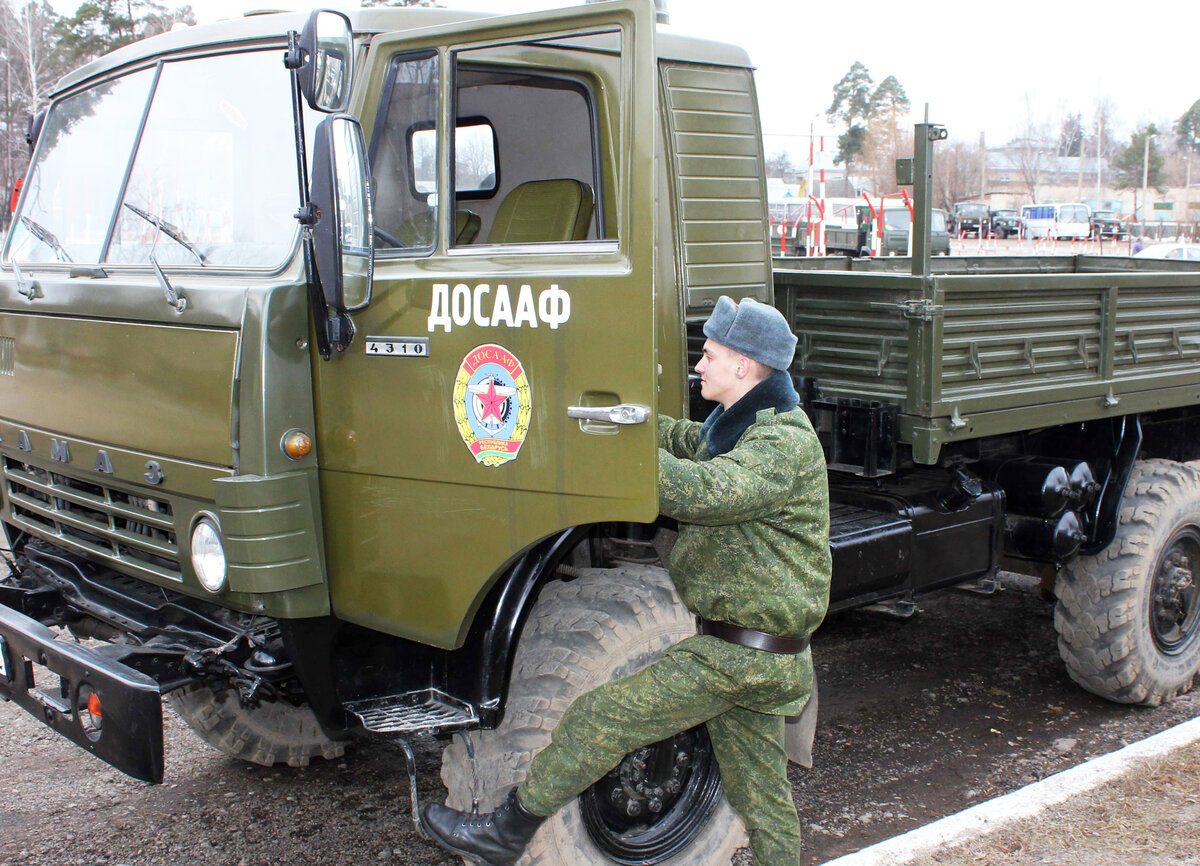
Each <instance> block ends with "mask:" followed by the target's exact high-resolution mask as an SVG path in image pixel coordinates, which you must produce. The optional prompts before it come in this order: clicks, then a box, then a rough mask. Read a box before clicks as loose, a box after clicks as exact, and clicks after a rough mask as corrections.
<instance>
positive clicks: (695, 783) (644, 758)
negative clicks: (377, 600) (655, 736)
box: [579, 726, 721, 864]
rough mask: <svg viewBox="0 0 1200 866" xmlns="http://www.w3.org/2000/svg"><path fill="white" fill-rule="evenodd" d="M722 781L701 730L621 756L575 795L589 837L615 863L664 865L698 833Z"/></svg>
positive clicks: (716, 801) (705, 733)
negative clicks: (605, 772) (599, 776)
mask: <svg viewBox="0 0 1200 866" xmlns="http://www.w3.org/2000/svg"><path fill="white" fill-rule="evenodd" d="M720 794H721V777H720V773H719V771H718V769H717V762H716V758H715V757H714V756H713V754H712V745H711V744H710V743H709V739H708V732H707V730H706V729H705V728H704V727H703V726H701V727H699V728H693V729H692V730H690V731H685V732H683V733H681V734H677V735H675V736H674V737H671V738H670V739H667V740H663V741H661V742H658V743H654V744H652V745H649V746H645V747H643V748H641V749H638V750H637V751H635V752H631V753H630V754H628V755H626V756H625V758H624V760H622V761H621V763H620V764H619V765H617V767H615V768H614V769H613V770H612V771H611V772H610V773H609V774H608V775H607V776H605V777H604V778H603V779H601V780H600V781H599V782H597V783H596V784H594V785H592V787H590V788H588V790H586V791H585V792H584V793H583V794H582V795H580V798H579V799H580V807H581V812H582V816H583V822H584V826H585V827H586V828H587V832H588V836H589V837H590V838H591V839H592V841H593V842H595V843H596V845H597V847H599V848H600V850H602V851H603V852H604V853H605V854H607V855H608V857H609V858H610V859H612V860H613V861H615V862H617V863H627V864H650V863H659V862H661V861H663V860H666V859H668V858H670V857H672V856H674V855H675V854H676V853H678V852H679V851H680V850H682V849H683V848H684V847H686V846H687V845H688V844H689V843H691V842H692V840H693V839H695V838H696V836H697V835H698V834H699V832H700V830H701V829H702V828H703V826H704V824H705V822H706V820H707V819H708V816H709V815H710V814H711V813H712V811H713V809H714V808H716V805H717V803H718V801H719V799H720Z"/></svg>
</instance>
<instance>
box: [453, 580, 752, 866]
mask: <svg viewBox="0 0 1200 866" xmlns="http://www.w3.org/2000/svg"><path fill="white" fill-rule="evenodd" d="M695 631H696V626H695V620H694V618H693V617H692V616H691V614H689V613H688V611H687V609H686V608H685V607H684V606H683V604H682V602H680V600H679V597H678V596H677V595H676V593H675V589H674V587H673V586H672V585H671V581H670V578H669V577H668V575H667V573H666V572H665V571H663V570H662V569H660V568H652V567H647V566H623V567H620V568H613V569H583V571H582V576H580V577H579V578H577V579H575V580H573V581H571V582H569V583H551V584H548V585H547V586H546V588H545V589H543V590H542V594H541V596H540V597H539V598H538V602H537V606H536V607H535V608H534V609H533V611H532V612H531V614H530V616H529V621H528V623H527V624H526V626H525V631H524V633H523V634H522V636H521V643H520V646H519V647H518V649H517V654H516V658H515V660H514V662H513V673H512V682H511V684H510V686H509V695H508V706H507V710H506V711H505V714H504V721H503V722H502V723H501V725H500V727H498V728H496V729H495V730H492V731H482V732H477V733H475V734H472V736H473V738H474V741H475V751H476V770H477V774H478V775H477V778H478V796H479V799H480V807H479V808H480V811H481V812H486V811H490V810H492V809H494V808H495V807H496V806H497V805H499V803H500V801H501V800H503V798H504V796H505V794H507V792H508V790H509V788H511V787H512V786H513V785H516V784H519V783H520V782H521V781H522V780H523V779H524V778H525V775H526V773H527V772H528V770H529V765H530V762H531V761H532V760H533V756H534V755H535V754H537V752H539V751H541V749H543V748H544V747H545V746H546V745H547V744H548V743H549V742H550V732H551V731H552V730H553V729H554V727H555V725H557V724H558V721H559V719H560V718H562V715H563V713H564V712H565V711H566V709H567V707H568V706H570V704H571V702H572V701H573V700H574V699H575V698H577V697H578V696H579V695H581V694H583V693H584V692H586V691H589V690H590V689H592V688H595V687H596V686H598V685H601V684H603V683H606V682H609V681H610V680H614V679H618V678H620V677H624V676H628V675H629V674H632V673H635V672H636V671H638V670H641V669H642V668H644V667H645V666H646V665H648V664H650V663H651V662H653V661H654V660H655V659H656V658H658V656H659V655H661V654H662V652H663V651H664V650H666V649H667V648H668V647H670V646H671V645H672V644H675V643H678V642H679V641H680V640H682V639H684V638H686V637H688V636H690V635H692V634H695ZM473 778H474V774H473V772H472V766H471V761H470V758H469V756H468V753H467V744H466V740H465V738H464V737H463V736H462V735H457V736H455V737H454V739H453V741H452V742H451V744H450V745H449V746H447V747H446V750H445V751H444V752H443V755H442V781H443V782H445V784H446V788H447V789H448V791H449V797H448V798H447V801H446V802H447V804H448V805H450V806H451V807H453V808H456V809H467V810H469V809H470V808H471V800H472V791H473ZM745 840H746V831H745V828H744V827H743V825H742V822H741V821H740V820H739V819H738V818H737V816H736V815H735V814H734V812H733V809H732V808H730V806H729V804H728V803H727V802H726V800H725V797H724V795H723V794H722V793H721V788H720V775H719V772H718V770H717V764H716V759H715V757H714V756H713V754H712V748H711V746H710V745H709V742H708V735H707V732H706V731H705V729H704V727H703V726H701V727H699V728H694V729H692V730H691V731H685V732H684V733H682V734H678V735H677V736H675V737H672V738H671V739H669V740H664V741H663V742H661V743H655V744H653V745H651V746H647V747H646V748H643V749H639V750H638V751H637V752H635V753H633V754H631V755H629V756H627V757H626V758H625V760H624V761H623V762H622V763H621V764H620V765H619V766H618V767H617V768H616V769H614V770H613V771H612V772H611V773H610V774H609V775H608V776H606V777H605V778H603V779H601V780H600V781H598V782H597V783H596V784H595V785H593V786H592V787H591V788H589V789H588V790H587V791H585V792H584V793H583V794H582V795H581V796H579V797H578V798H577V799H576V800H575V801H574V802H572V803H570V804H569V805H567V806H566V807H565V808H563V809H560V810H559V811H558V812H557V813H556V814H555V815H553V816H552V817H551V818H550V819H549V820H547V821H546V823H545V824H544V825H543V826H542V828H541V829H540V830H539V831H538V834H537V836H535V837H534V839H533V842H532V843H530V846H529V848H528V849H527V851H526V854H525V856H524V858H522V860H521V861H520V862H521V863H522V864H526V866H600V864H608V863H638V864H652V863H661V864H669V866H717V864H720V866H726V864H728V863H729V860H730V858H731V857H732V856H733V852H734V851H736V850H737V848H738V847H740V846H741V845H743V844H745Z"/></svg>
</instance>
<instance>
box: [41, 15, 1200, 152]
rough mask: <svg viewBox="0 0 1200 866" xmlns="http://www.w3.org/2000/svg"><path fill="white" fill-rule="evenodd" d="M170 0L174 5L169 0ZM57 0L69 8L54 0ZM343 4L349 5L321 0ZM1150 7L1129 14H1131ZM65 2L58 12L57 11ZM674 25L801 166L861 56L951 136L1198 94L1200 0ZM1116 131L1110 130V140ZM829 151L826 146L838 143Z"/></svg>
mask: <svg viewBox="0 0 1200 866" xmlns="http://www.w3.org/2000/svg"><path fill="white" fill-rule="evenodd" d="M166 2H167V5H176V4H174V3H172V2H170V0H166ZM56 5H57V6H70V5H73V3H72V0H56ZM314 5H318V4H317V3H313V2H306V0H275V2H271V0H192V6H193V8H194V9H195V11H196V13H197V16H198V18H200V19H201V20H212V19H214V18H217V17H229V16H231V15H238V14H240V13H241V12H242V11H245V10H246V9H255V8H264V7H274V8H291V9H308V8H311V7H312V6H314ZM324 5H327V6H333V7H338V8H345V7H346V6H356V5H358V4H357V3H355V2H353V0H351V2H349V3H347V2H336V0H335V2H332V3H327V4H324ZM441 5H444V6H448V7H452V8H459V9H475V10H479V11H485V12H496V13H501V12H524V11H532V10H536V9H549V8H553V7H556V6H564V5H572V4H571V3H570V0H441ZM1141 9H1145V10H1147V11H1146V13H1145V14H1140V13H1137V14H1135V13H1134V12H1132V11H1131V10H1141ZM60 11H61V10H60ZM668 11H669V13H670V16H671V24H670V26H671V27H672V28H673V29H675V30H678V31H679V32H681V33H686V34H688V35H691V36H700V37H704V38H708V39H717V40H721V41H725V42H733V43H736V44H738V45H741V46H742V47H743V48H745V49H746V50H747V51H748V52H749V54H750V58H751V60H752V61H753V62H754V64H755V65H756V66H757V67H758V73H757V76H756V80H757V87H758V96H759V102H760V104H761V108H762V116H763V131H764V134H765V136H766V139H765V149H766V151H767V154H768V156H770V155H773V154H775V153H777V152H779V151H780V150H784V149H787V150H788V151H789V152H790V153H791V155H792V158H793V161H796V162H807V151H808V143H807V135H808V131H809V129H810V125H812V124H815V127H816V130H817V132H818V134H819V133H820V132H821V131H822V130H823V131H825V132H827V133H829V134H830V135H836V134H837V133H839V132H841V130H840V129H835V128H833V127H831V126H830V125H829V124H828V123H827V122H826V121H825V110H826V109H827V108H828V107H829V103H830V101H831V99H832V95H833V85H834V84H835V83H837V81H838V80H839V79H840V78H841V77H842V76H843V75H844V74H845V73H846V71H847V70H849V68H850V66H851V64H852V63H854V61H856V60H861V61H862V62H863V63H864V64H866V66H867V68H868V69H869V70H870V72H871V75H872V77H873V78H874V79H875V82H876V83H878V82H880V81H882V80H883V79H884V78H886V77H887V76H888V75H894V76H896V78H897V79H898V80H899V81H900V83H901V84H902V85H903V86H904V88H905V90H906V91H907V93H908V96H909V98H910V99H911V100H912V104H913V115H914V118H913V119H914V121H915V120H919V119H920V118H921V117H922V116H923V115H924V110H925V104H926V103H928V104H929V106H930V119H931V120H933V121H934V122H937V123H942V124H945V125H946V126H947V127H948V128H949V130H950V136H951V138H953V139H960V140H964V141H970V142H977V141H978V140H979V135H980V133H984V134H985V135H986V140H987V143H988V144H989V145H999V144H1003V143H1004V142H1006V141H1007V140H1008V139H1009V138H1011V137H1013V136H1014V135H1017V134H1019V133H1020V132H1022V131H1023V130H1024V129H1026V128H1027V127H1028V125H1029V122H1030V118H1032V120H1033V122H1035V123H1037V124H1046V125H1048V126H1049V127H1050V128H1051V130H1052V131H1053V133H1054V134H1057V131H1058V129H1059V126H1060V125H1061V120H1062V118H1063V117H1064V116H1065V115H1066V114H1068V113H1079V114H1082V115H1083V120H1084V125H1085V126H1090V125H1091V123H1092V122H1093V119H1094V117H1095V112H1096V106H1097V104H1098V103H1099V102H1100V101H1101V100H1103V99H1108V100H1110V101H1111V103H1112V105H1113V109H1114V112H1113V116H1114V118H1115V121H1116V130H1115V134H1116V135H1118V136H1119V138H1120V139H1121V140H1122V141H1128V140H1129V134H1130V133H1131V132H1132V131H1133V129H1134V128H1135V127H1137V126H1139V125H1142V124H1145V123H1148V122H1155V123H1158V124H1159V126H1160V128H1162V127H1163V125H1164V123H1167V124H1173V123H1174V121H1175V120H1176V119H1177V118H1178V117H1179V116H1180V115H1181V114H1183V113H1184V112H1185V111H1187V109H1188V108H1189V107H1190V106H1191V105H1192V103H1193V102H1195V101H1196V100H1197V99H1200V65H1198V64H1197V62H1196V57H1197V54H1198V53H1200V3H1197V2H1196V0H1158V2H1155V3H1153V4H1149V3H1147V4H1142V5H1139V4H1136V3H1131V2H1128V0H1123V2H1114V0H1091V2H1088V3H1076V2H1069V0H1066V2H1064V0H1038V2H1034V0H1001V2H976V0H955V2H950V0H924V2H923V0H916V2H912V0H846V2H836V0H835V2H830V0H825V2H813V0H668ZM1110 132H1112V130H1106V131H1105V137H1106V138H1107V137H1108V136H1109V134H1110ZM826 147H827V148H828V149H830V150H832V149H834V145H833V143H832V141H827V142H826Z"/></svg>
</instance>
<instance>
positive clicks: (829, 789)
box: [0, 576, 1200, 866]
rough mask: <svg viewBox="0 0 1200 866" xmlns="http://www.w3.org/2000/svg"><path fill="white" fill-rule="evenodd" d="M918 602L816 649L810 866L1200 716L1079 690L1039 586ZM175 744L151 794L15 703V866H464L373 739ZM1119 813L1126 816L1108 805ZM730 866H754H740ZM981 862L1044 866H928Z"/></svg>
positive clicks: (430, 758) (5, 833) (424, 755)
mask: <svg viewBox="0 0 1200 866" xmlns="http://www.w3.org/2000/svg"><path fill="white" fill-rule="evenodd" d="M920 607H921V612H920V613H919V614H917V615H916V616H915V617H913V618H912V619H909V620H896V619H891V618H888V617H886V616H883V615H881V614H876V613H869V612H854V613H850V614H846V615H843V616H838V617H834V618H833V619H831V620H830V621H829V622H828V623H827V624H826V626H824V627H823V628H822V629H821V631H820V632H819V633H818V635H817V637H816V639H815V641H814V648H815V649H814V651H815V657H816V660H817V668H818V676H819V680H820V686H821V705H820V718H821V724H820V727H819V729H818V732H817V742H816V747H815V760H816V766H815V767H814V768H813V769H812V770H804V769H801V768H799V767H793V768H792V779H793V781H794V783H795V791H796V802H797V806H798V808H799V811H800V815H801V819H802V821H803V823H804V825H805V827H806V831H805V853H804V863H806V864H815V863H821V862H824V861H825V860H828V859H831V858H833V857H836V856H839V855H841V854H845V853H849V852H851V851H854V850H857V849H859V848H862V847H864V846H866V845H869V844H872V843H874V842H877V841H880V840H882V839H885V838H888V837H890V836H893V835H895V834H897V833H901V832H904V831H907V830H910V829H912V828H914V827H917V826H920V825H922V824H925V823H927V822H929V821H932V820H934V819H936V818H939V817H942V816H944V815H947V814H951V813H954V812H957V811H959V810H960V809H962V808H965V807H967V806H970V805H973V804H975V803H978V802H981V801H983V800H986V799H989V798H991V797H993V796H996V795H998V794H1001V793H1005V792H1007V791H1011V790H1014V789H1016V788H1018V787H1020V786H1022V785H1024V784H1027V783H1028V782H1032V781H1035V780H1037V779H1041V778H1044V777H1045V776H1048V775H1051V774H1053V773H1055V772H1058V771H1059V770H1062V769H1065V768H1067V767H1069V766H1072V765H1074V764H1077V763H1080V762H1082V761H1084V760H1086V759H1087V758H1089V757H1092V756H1095V755H1098V754H1102V753H1105V752H1109V751H1112V750H1114V749H1116V748H1119V747H1121V746H1122V745H1124V744H1127V743H1130V742H1134V741H1137V740H1140V739H1142V738H1144V737H1146V736H1148V735H1149V734H1152V733H1155V732H1157V731H1160V730H1163V729H1165V728H1168V727H1170V726H1172V725H1173V724H1175V723H1177V722H1179V721H1182V720H1184V719H1188V718H1192V717H1194V716H1196V715H1198V714H1200V697H1198V696H1197V694H1196V693H1192V694H1189V695H1185V696H1183V697H1182V698H1180V699H1178V700H1176V701H1175V702H1173V703H1172V704H1170V705H1169V706H1167V707H1160V708H1156V709H1142V708H1131V707H1121V706H1117V705H1113V704H1109V703H1107V702H1105V701H1102V700H1100V699H1098V698H1095V697H1092V696H1091V695H1088V694H1087V693H1085V692H1083V691H1081V690H1080V689H1078V688H1077V687H1076V686H1075V685H1074V684H1073V683H1071V682H1070V680H1069V679H1068V678H1067V675H1066V673H1065V671H1064V670H1063V667H1062V663H1061V662H1060V661H1059V659H1058V653H1057V650H1056V647H1055V636H1054V628H1053V620H1052V609H1051V608H1050V607H1049V606H1048V605H1047V604H1046V603H1045V602H1044V601H1042V600H1041V599H1040V598H1039V597H1038V595H1037V592H1036V583H1035V582H1034V581H1033V580H1031V579H1023V578H1018V577H1015V576H1008V577H1007V579H1006V580H1005V581H1004V584H1003V588H1002V589H1001V591H1000V592H998V593H996V594H995V595H992V596H978V595H974V594H968V593H962V592H945V593H940V594H937V595H935V596H931V597H929V598H926V599H923V600H921V602H920ZM166 735H167V738H166V755H167V767H166V782H165V783H164V784H163V785H160V786H148V785H145V784H143V783H140V782H136V781H134V780H132V779H129V778H127V777H125V776H122V775H121V774H120V773H118V772H117V771H115V770H112V769H111V768H109V767H108V766H107V765H105V764H102V763H100V762H98V761H96V760H95V759H94V758H92V757H91V756H89V755H86V754H84V753H83V752H82V751H81V750H79V749H77V748H76V747H75V746H73V745H71V744H70V743H68V742H66V741H65V740H62V739H61V738H59V737H58V736H57V735H56V734H54V733H53V732H51V731H50V730H49V729H47V728H44V727H43V726H41V725H40V724H39V723H37V722H35V721H34V720H33V719H31V718H29V717H27V716H26V715H25V713H24V712H23V711H22V710H20V709H19V708H17V707H16V706H14V705H12V704H0V791H3V792H4V805H3V806H0V866H16V864H22V866H24V864H51V863H53V864H81V866H82V864H88V866H91V864H105V866H117V864H128V866H176V864H185V863H186V864H214V866H238V864H245V866H259V864H264V866H265V864H295V866H302V864H303V866H323V864H330V866H333V864H339V866H340V864H347V863H357V864H364V863H372V862H381V863H389V862H390V863H403V864H413V866H434V864H438V866H448V864H452V863H454V862H455V861H453V860H452V859H451V858H449V857H447V856H444V855H443V854H442V853H441V852H440V851H439V850H437V849H436V848H434V847H433V846H432V845H430V844H429V843H427V842H425V841H423V840H421V839H420V838H419V837H418V836H417V834H416V833H415V831H414V830H413V827H412V822H411V820H410V818H409V811H408V810H409V798H408V786H407V777H406V774H405V770H404V761H403V757H402V755H401V753H400V752H399V750H398V749H397V748H395V747H394V746H391V745H387V744H384V745H375V746H374V747H371V746H369V745H368V744H363V745H360V746H359V747H358V748H356V749H354V750H352V751H351V752H350V753H348V754H347V755H346V757H345V758H343V759H340V760H337V761H333V762H328V763H323V764H314V765H313V766H311V767H307V768H302V769H291V768H286V767H283V768H274V769H267V768H262V767H255V766H251V765H246V764H242V763H239V762H237V761H234V760H231V759H227V758H225V757H223V756H222V755H220V754H218V753H216V752H214V751H212V750H211V749H209V748H208V747H207V746H204V745H203V744H202V743H200V742H199V741H198V740H197V739H196V738H195V737H194V736H193V735H192V734H191V732H190V731H189V730H188V729H187V728H186V727H185V726H184V725H183V724H182V723H181V722H179V721H178V720H177V719H176V718H175V717H173V716H171V715H170V714H169V713H168V716H167V732H166ZM438 760H439V754H438V744H437V743H436V741H433V740H430V741H428V742H425V743H423V744H422V746H421V749H420V750H419V752H418V762H419V765H420V775H421V790H420V796H421V797H423V798H425V797H434V796H440V792H441V790H442V789H441V784H440V781H439V779H438V772H437V768H438ZM1153 784H1157V785H1163V784H1169V782H1168V781H1163V780H1159V781H1155V782H1153ZM1185 787H1186V785H1185ZM1181 790H1182V789H1181ZM1191 790H1192V793H1191V795H1190V796H1192V799H1193V802H1191V803H1190V804H1188V803H1186V802H1184V800H1186V796H1184V797H1183V799H1182V800H1180V803H1181V804H1182V805H1181V809H1184V811H1183V813H1182V814H1187V815H1192V816H1193V817H1192V818H1191V819H1190V826H1191V827H1193V828H1194V827H1195V826H1197V825H1198V824H1200V822H1198V821H1197V820H1196V817H1200V816H1196V815H1194V809H1195V808H1196V805H1195V802H1194V801H1195V785H1194V784H1193V785H1192V789H1191ZM1106 807H1107V808H1110V809H1111V808H1113V806H1112V804H1105V803H1101V804H1099V805H1098V808H1106ZM1184 807H1187V808H1191V809H1192V810H1193V812H1187V811H1186V809H1185V808H1184ZM1113 814H1114V815H1120V814H1124V813H1113ZM1163 829H1165V828H1163V827H1160V828H1159V830H1160V831H1161V830H1163ZM1014 838H1016V839H1018V840H1019V838H1020V837H1019V836H1017V837H1014ZM1002 844H1009V845H1010V847H1011V846H1012V845H1013V844H1015V843H1013V842H1007V843H1002ZM1013 850H1016V851H1017V853H1018V854H1019V853H1020V852H1019V850H1018V849H1013ZM972 856H974V855H972ZM987 856H988V857H993V856H999V855H997V854H994V853H993V854H989V855H987ZM1006 856H1007V855H1006ZM1014 856H1016V855H1014ZM734 862H735V863H737V864H748V863H750V862H751V861H750V858H749V856H748V854H747V853H746V852H741V853H739V855H738V856H737V857H736V858H735V860H734ZM968 862H970V863H977V862H978V863H988V862H994V863H996V864H1009V863H1022V862H1042V860H1041V859H1040V858H1034V859H1021V857H1019V856H1017V857H1016V859H1011V858H1010V859H981V860H971V859H966V860H936V861H931V863H968ZM1045 862H1059V861H1055V860H1047V861H1045ZM1063 862H1066V861H1063ZM1073 862H1083V861H1073ZM1095 862H1096V863H1099V862H1104V861H1102V860H1096V861H1095ZM1110 862H1116V861H1110ZM1126 862H1132V861H1126ZM1137 862H1153V861H1150V860H1145V861H1137ZM1164 862H1165V861H1164ZM1173 862H1180V861H1178V860H1175V861H1173Z"/></svg>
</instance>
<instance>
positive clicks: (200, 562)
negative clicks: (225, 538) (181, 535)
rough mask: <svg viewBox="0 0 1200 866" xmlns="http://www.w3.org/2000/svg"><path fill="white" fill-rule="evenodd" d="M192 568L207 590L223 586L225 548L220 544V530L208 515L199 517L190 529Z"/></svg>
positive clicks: (212, 590)
mask: <svg viewBox="0 0 1200 866" xmlns="http://www.w3.org/2000/svg"><path fill="white" fill-rule="evenodd" d="M192 568H194V569H195V570H196V577H198V578H199V579H200V585H201V586H203V587H204V588H205V589H207V590H208V591H209V592H219V591H220V590H221V588H222V587H223V586H225V548H224V547H223V546H222V545H221V530H219V529H217V524H216V523H215V522H213V520H212V519H211V518H209V517H203V518H201V519H200V520H199V521H198V522H197V523H196V525H195V527H194V528H193V529H192Z"/></svg>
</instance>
